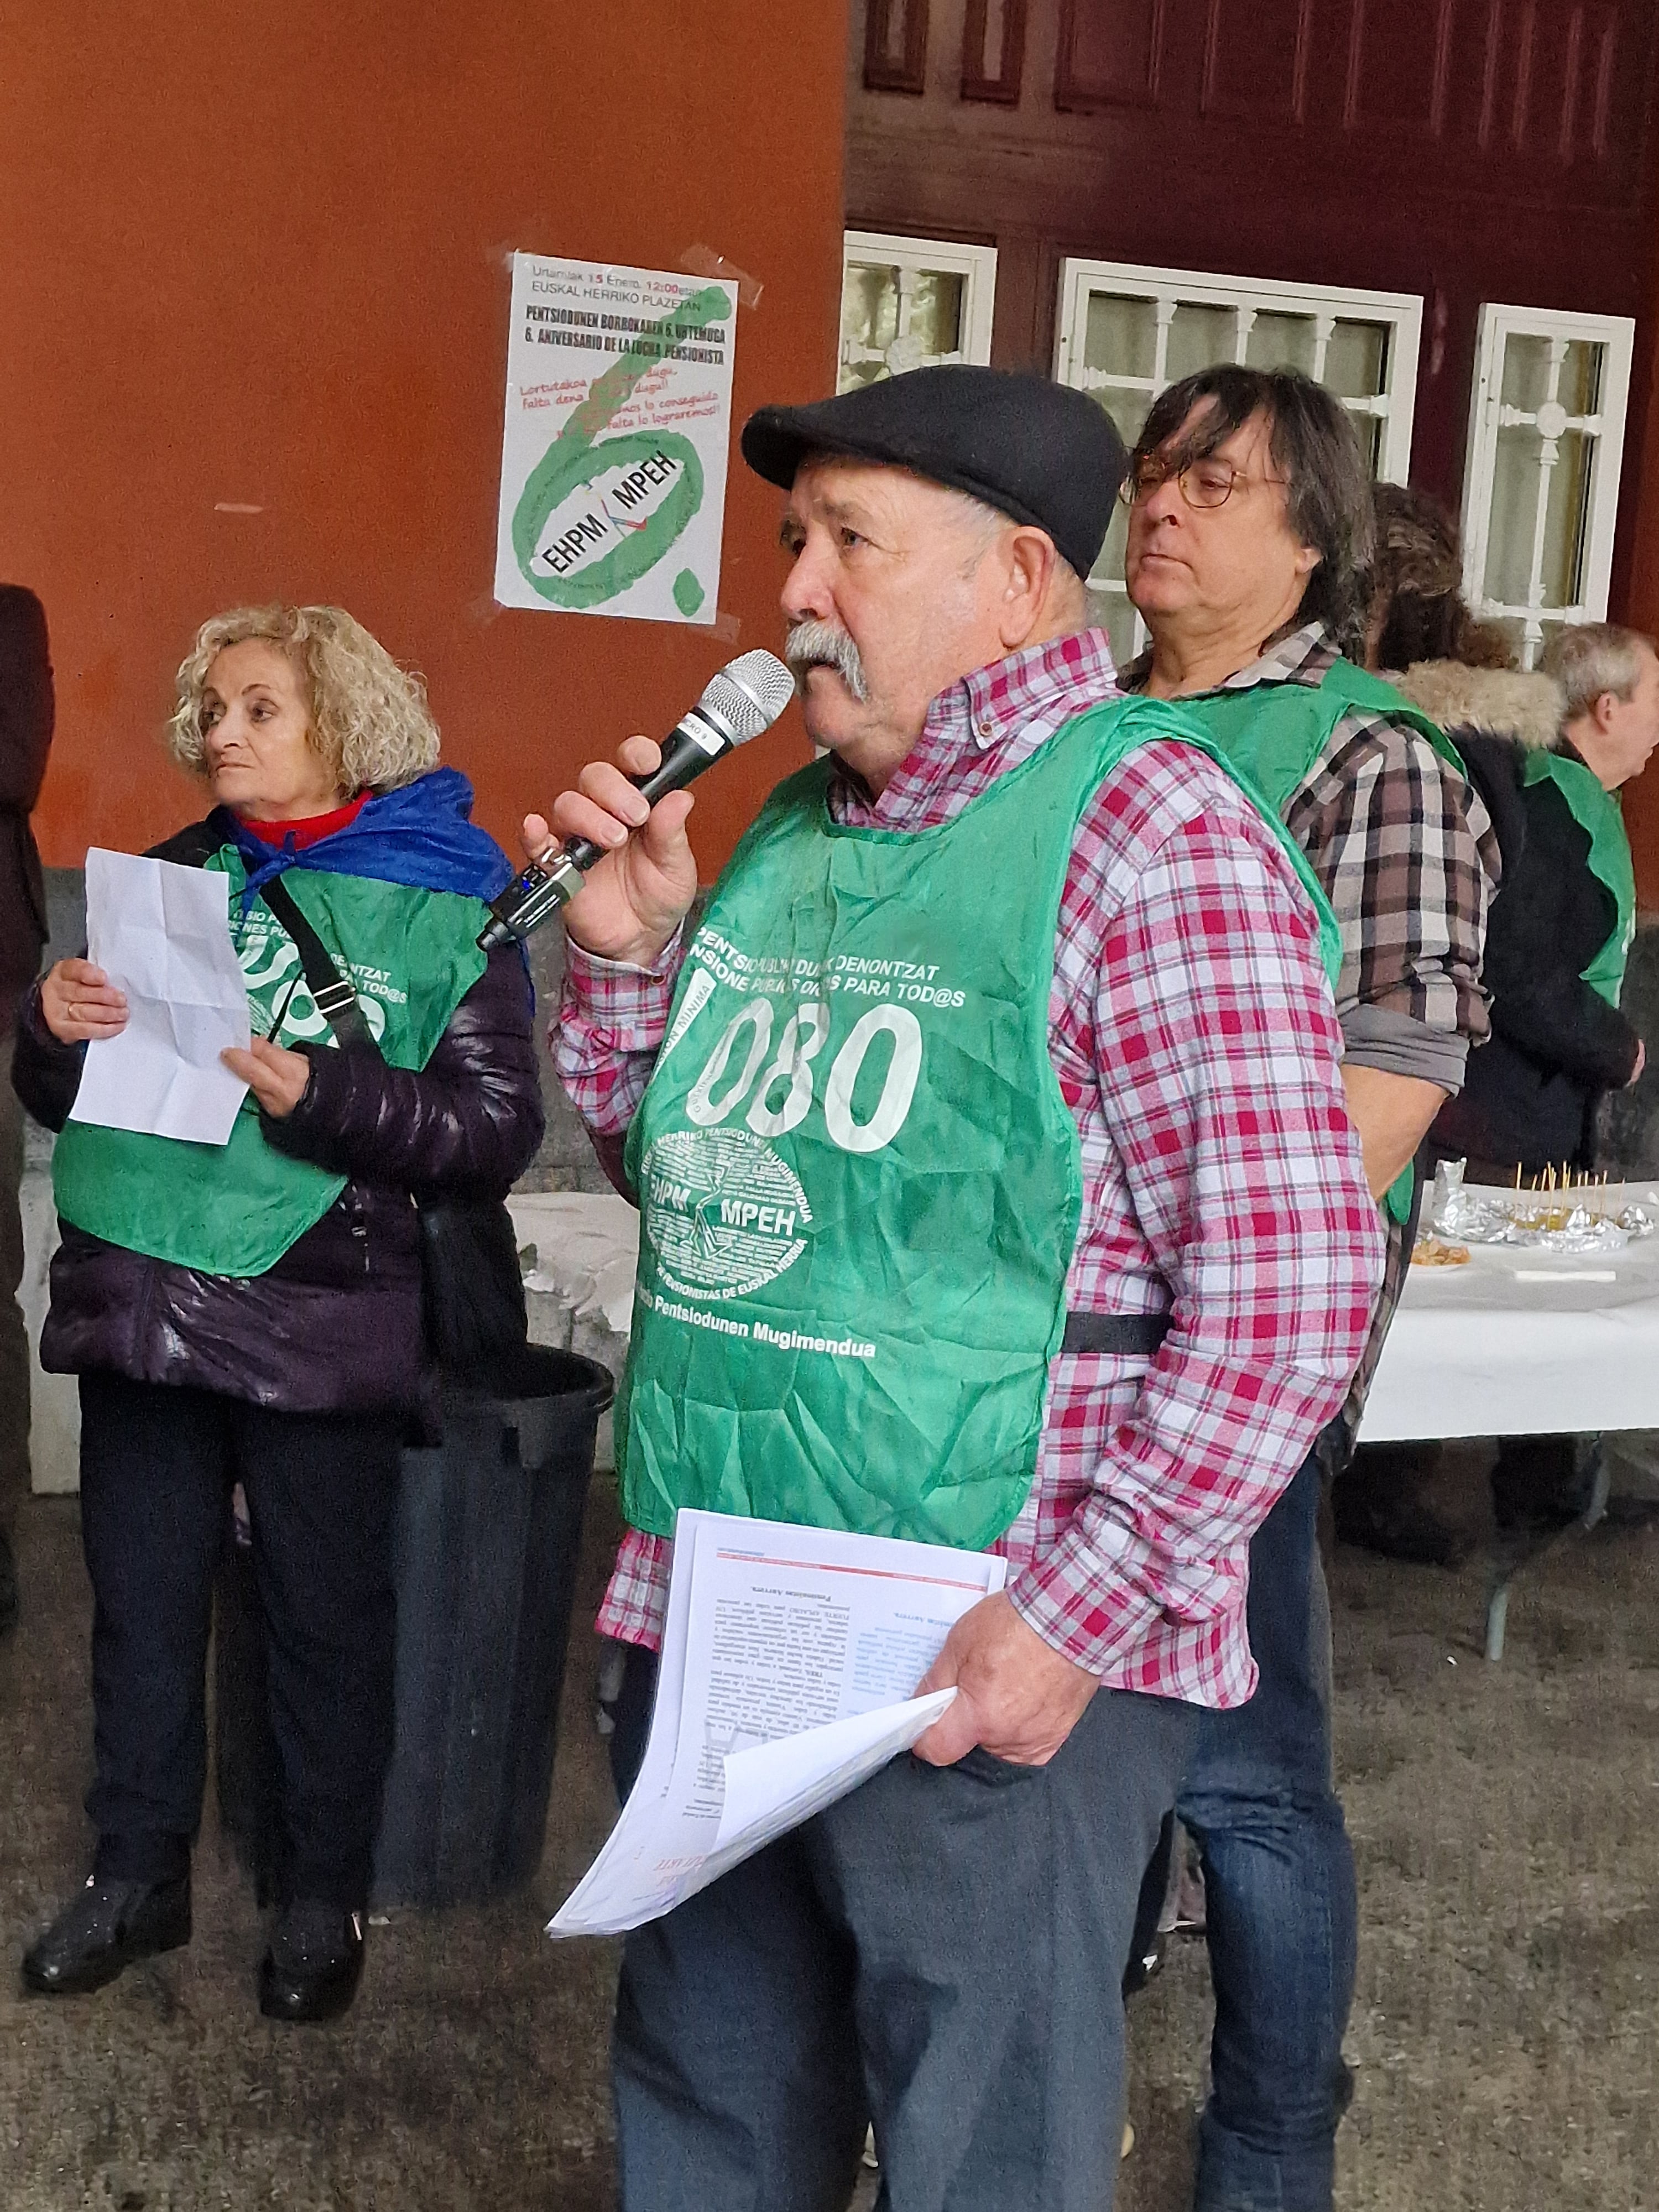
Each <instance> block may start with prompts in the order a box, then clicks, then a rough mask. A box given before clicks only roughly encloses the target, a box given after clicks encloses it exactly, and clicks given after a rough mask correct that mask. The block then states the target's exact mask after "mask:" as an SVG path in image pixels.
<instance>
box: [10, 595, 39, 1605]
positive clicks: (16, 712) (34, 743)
mask: <svg viewBox="0 0 1659 2212" xmlns="http://www.w3.org/2000/svg"><path fill="white" fill-rule="evenodd" d="M51 745H52V659H51V655H50V653H48V651H47V647H46V614H45V611H44V610H43V609H42V607H41V605H40V600H39V599H36V598H35V596H34V594H33V592H27V591H25V590H24V589H23V588H22V586H21V585H19V584H5V585H0V1636H3V1635H5V1634H6V1633H7V1632H8V1631H9V1630H10V1629H11V1628H13V1627H14V1626H15V1625H16V1620H17V1570H16V1562H15V1558H14V1556H13V1552H12V1539H13V1537H14V1535H15V1532H16V1523H17V1509H18V1507H19V1505H20V1504H21V1503H22V1500H23V1498H24V1497H25V1495H26V1494H27V1490H28V1486H29V1347H28V1338H27V1334H26V1333H25V1330H24V1328H23V1315H22V1310H21V1307H20V1306H19V1305H18V1303H17V1287H18V1285H19V1284H20V1283H21V1281H22V1279H23V1217H22V1211H21V1206H20V1205H19V1202H18V1192H19V1186H20V1184H21V1181H22V1176H23V1117H22V1115H21V1111H20V1109H19V1107H18V1103H17V1100H16V1097H15V1095H14V1093H13V1091H12V1087H11V1084H10V1082H9V1079H8V1076H7V1069H8V1067H9V1065H10V1061H11V1051H12V1036H13V1032H14V1030H15V1027H16V1020H17V1006H18V1001H19V1000H21V997H22V996H23V994H24V993H25V992H26V991H27V989H28V987H29V985H30V984H31V983H33V981H34V979H35V976H36V975H37V974H38V973H39V971H40V948H41V946H42V945H44V944H45V943H46V893H45V890H44V889H43V886H42V884H41V880H40V854H38V853H37V852H36V851H35V849H34V838H33V834H32V833H31V831H30V829H29V816H30V814H31V812H32V811H33V807H34V802H35V800H36V799H38V798H39V797H40V785H41V782H42V781H43V780H44V778H45V775H46V755H47V752H48V751H49V750H50V749H51Z"/></svg>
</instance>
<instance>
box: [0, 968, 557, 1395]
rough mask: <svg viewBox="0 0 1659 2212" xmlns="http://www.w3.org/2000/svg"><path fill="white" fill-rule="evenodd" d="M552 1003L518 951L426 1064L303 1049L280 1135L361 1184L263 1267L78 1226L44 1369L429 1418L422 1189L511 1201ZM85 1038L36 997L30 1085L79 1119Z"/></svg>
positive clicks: (297, 1153)
mask: <svg viewBox="0 0 1659 2212" xmlns="http://www.w3.org/2000/svg"><path fill="white" fill-rule="evenodd" d="M533 1012H534V998H533V994H532V990H531V987H530V981H529V978H528V976H527V975H526V973H525V965H524V960H523V957H522V956H521V954H520V951H519V950H518V948H517V946H516V945H507V946H503V947H502V948H501V950H500V951H495V952H492V953H491V954H490V956H489V966H488V968H487V969H485V971H484V973H483V975H481V976H480V977H479V979H478V981H477V982H476V983H475V984H474V985H473V986H472V988H471V990H470V991H469V992H468V993H467V994H466V995H465V998H464V999H463V1000H461V1002H460V1004H459V1006H457V1007H456V1009H455V1012H453V1014H452V1015H451V1017H450V1019H449V1026H448V1028H447V1030H445V1031H444V1034H443V1036H441V1038H440V1039H439V1041H438V1044H437V1048H436V1049H435V1051H434V1053H433V1054H432V1057H431V1059H430V1060H428V1062H427V1064H426V1066H425V1067H424V1068H422V1071H421V1073H419V1074H418V1075H415V1074H410V1073H409V1072H408V1071H407V1070H406V1069H404V1068H397V1067H388V1066H386V1064H385V1062H384V1061H383V1060H380V1057H379V1055H378V1054H375V1055H373V1056H371V1055H370V1054H367V1053H362V1052H347V1051H343V1050H340V1049H338V1048H335V1047H332V1046H329V1045H319V1046H316V1047H308V1046H303V1045H302V1046H301V1047H299V1048H298V1049H300V1050H301V1051H303V1052H305V1053H306V1054H307V1057H308V1058H309V1059H310V1061H311V1079H310V1081H309V1082H308V1083H307V1085H306V1090H305V1095H304V1097H302V1098H301V1101H300V1103H299V1104H298V1106H296V1107H295V1109H294V1111H293V1112H292V1113H291V1114H289V1115H286V1116H284V1117H283V1119H281V1120H277V1119H275V1118H273V1117H272V1116H271V1115H265V1114H262V1115H261V1116H260V1123H261V1126H262V1127H263V1128H264V1133H265V1138H266V1140H267V1141H268V1142H269V1143H270V1144H273V1145H275V1146H276V1147H277V1148H278V1150H279V1151H282V1152H288V1153H290V1154H291V1155H292V1156H293V1157H294V1158H296V1159H303V1160H311V1161H313V1162H314V1164H316V1165H317V1166H318V1167H320V1168H325V1169H327V1170H329V1172H330V1173H331V1174H333V1175H343V1176H348V1177H349V1182H347V1184H346V1188H344V1190H343V1191H342V1192H341V1194H340V1195H339V1197H338V1198H337V1200H335V1202H334V1204H333V1205H332V1206H330V1208H329V1210H328V1212H326V1213H325V1215H324V1216H323V1218H322V1219H321V1220H320V1221H319V1222H318V1223H317V1224H316V1225H315V1226H314V1227H313V1228H311V1229H308V1230H307V1231H306V1232H305V1234H304V1236H302V1237H300V1238H299V1239H298V1241H297V1242H296V1243H294V1244H291V1245H290V1246H289V1249H288V1250H287V1251H286V1252H285V1253H284V1254H283V1256H282V1258H281V1259H280V1260H279V1261H277V1262H276V1266H275V1267H270V1268H269V1269H267V1271H266V1272H265V1273H264V1274H263V1275H255V1276H252V1277H245V1278H244V1277H236V1276H231V1275H209V1274H203V1273H199V1272H197V1270H196V1269H194V1268H191V1267H175V1266H173V1265H172V1264H171V1263H170V1262H169V1261H162V1260H151V1259H148V1258H146V1257H145V1256H144V1255H143V1254H142V1253H137V1252H130V1251H127V1250H126V1249H124V1248H123V1247H122V1246H120V1245H117V1244H107V1243H105V1242H104V1241H103V1239H102V1238H101V1237H89V1236H88V1235H86V1233H85V1232H84V1231H82V1230H79V1229H75V1228H72V1227H71V1226H70V1225H69V1224H68V1223H67V1222H65V1223H64V1225H63V1237H64V1241H63V1243H62V1244H61V1245H60V1247H59V1248H58V1252H57V1253H56V1255H54V1257H53V1260H52V1310H51V1312H50V1313H49V1315H48V1316H47V1318H46V1328H45V1330H44V1331H43V1333H42V1335H41V1340H40V1362H41V1364H42V1366H44V1367H46V1368H49V1369H52V1370H53V1371H55V1372H57V1373H59V1374H64V1373H69V1374H79V1373H81V1372H82V1371H83V1370H86V1369H88V1368H96V1369H101V1370H106V1371H110V1372H113V1373H115V1374H117V1375H124V1376H127V1377H129V1378H130V1379H131V1380H132V1381H134V1382H139V1383H177V1384H180V1385H185V1386H188V1387H189V1388H191V1389H199V1390H217V1391H222V1392H223V1393H224V1394H225V1395H228V1396H229V1397H233V1398H243V1399H247V1400H251V1401H252V1403H253V1404H255V1405H256V1406H266V1407H272V1408H274V1409H276V1410H278V1411H281V1412H285V1413H342V1412H353V1413H365V1412H371V1411H374V1410H377V1409H384V1410H386V1411H396V1412H401V1413H410V1412H413V1411H415V1410H416V1408H418V1407H422V1405H423V1404H424V1403H425V1401H426V1399H427V1396H428V1392H429V1390H430V1387H431V1379H432V1378H431V1376H430V1375H429V1373H428V1362H427V1357H426V1350H425V1343H424V1338H423V1334H422V1322H421V1261H420V1248H419V1243H418V1236H419V1231H418V1228H417V1225H416V1218H415V1207H414V1203H413V1200H412V1199H411V1197H410V1193H411V1192H412V1191H419V1192H421V1193H422V1195H425V1194H428V1193H432V1194H438V1193H442V1194H444V1195H446V1196H453V1197H489V1198H500V1197H502V1196H504V1195H505V1194H506V1193H507V1190H508V1189H509V1188H510V1187H511V1186H512V1184H513V1181H514V1179H515V1178H516V1177H517V1176H520V1175H521V1174H522V1173H523V1172H524V1170H525V1169H526V1167H527V1166H528V1165H529V1164H530V1161H531V1159H532V1158H533V1156H534V1154H535V1152H536V1148H537V1146H538V1145H539V1144H540V1142H541V1139H542V1127H543V1123H542V1100H541V1087H540V1084H539V1082H538V1077H537V1072H536V1054H535V1048H534V1045H533V1043H532V1014H533ZM84 1054H85V1048H84V1047H83V1046H81V1045H65V1044H60V1043H59V1042H58V1040H57V1038H56V1037H54V1036H52V1033H51V1031H50V1030H48V1029H47V1028H46V1024H45V1023H44V1022H43V1021H42V1019H41V1018H40V989H39V987H38V986H37V987H36V988H35V991H34V992H33V995H32V996H31V997H30V998H28V999H27V1000H25V1001H24V1006H23V1018H22V1019H21V1022H20V1024H19V1025H18V1033H17V1045H16V1051H15V1058H14V1060H13V1066H12V1081H13V1083H14V1084H15V1086H16V1090H17V1092H18V1096H19V1097H21V1099H22V1102H23V1103H24V1105H25V1106H26V1107H27V1109H28V1110H29V1112H30V1113H31V1114H32V1115H33V1116H34V1118H35V1120H36V1121H40V1122H43V1123H44V1124H45V1125H46V1127H47V1128H49V1129H61V1128H62V1127H63V1126H64V1122H65V1121H66V1120H67V1119H68V1118H69V1110H70V1107H71V1106H72V1105H73V1104H74V1103H75V1094H76V1091H77V1090H78V1088H79V1087H80V1081H81V1063H82V1059H83V1057H84Z"/></svg>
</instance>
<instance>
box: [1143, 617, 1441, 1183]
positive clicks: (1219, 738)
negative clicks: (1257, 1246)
mask: <svg viewBox="0 0 1659 2212" xmlns="http://www.w3.org/2000/svg"><path fill="white" fill-rule="evenodd" d="M1177 703H1178V704H1179V705H1180V706H1181V707H1182V708H1185V709H1186V710H1187V711H1188V713H1191V714H1195V715H1196V716H1197V717H1198V720H1199V721H1200V725H1201V726H1202V727H1203V728H1204V729H1205V730H1206V731H1207V732H1208V733H1209V735H1210V736H1211V737H1212V738H1213V739H1214V740H1215V742H1216V744H1218V745H1219V746H1220V747H1221V750H1223V752H1224V753H1225V755H1226V756H1227V758H1228V759H1229V761H1231V763H1232V765H1233V766H1234V767H1235V768H1236V769H1240V770H1241V771H1242V772H1243V774H1244V775H1246V776H1248V777H1249V779H1250V781H1252V782H1253V783H1254V784H1255V787H1256V788H1257V789H1258V790H1259V791H1260V792H1261V794H1262V796H1263V797H1264V798H1265V799H1267V803H1268V805H1270V806H1271V807H1272V808H1273V811H1274V813H1275V814H1276V815H1278V816H1279V818H1280V819H1281V820H1282V819H1283V818H1284V816H1285V811H1286V810H1287V809H1288V808H1289V806H1290V803H1291V799H1293V798H1294V797H1295V796H1296V793H1297V791H1298V790H1299V789H1300V787H1302V785H1303V784H1304V782H1305V781H1307V779H1308V777H1309V775H1310V774H1311V772H1312V769H1313V766H1314V763H1315V762H1316V761H1317V760H1318V758H1319V757H1320V755H1321V754H1322V752H1323V751H1324V750H1325V748H1326V746H1327V745H1328V744H1329V743H1330V741H1331V738H1332V735H1333V733H1334V731H1335V728H1336V726H1337V724H1338V723H1339V722H1340V720H1342V717H1343V716H1344V715H1345V714H1348V713H1349V712H1351V711H1352V709H1353V708H1360V709H1361V710H1362V711H1364V712H1366V713H1370V714H1387V715H1388V716H1389V719H1390V720H1394V721H1396V722H1407V723H1409V724H1410V725H1411V726H1412V727H1413V729H1414V730H1416V731H1417V732H1418V733H1419V735H1420V736H1422V737H1425V738H1427V739H1428V741H1429V743H1430V744H1431V745H1432V746H1433V747H1434V749H1435V750H1436V752H1437V753H1438V754H1439V755H1440V757H1441V758H1442V759H1443V760H1444V761H1449V763H1451V765H1452V767H1454V768H1455V769H1456V770H1457V772H1458V774H1459V775H1462V773H1463V763H1462V761H1461V760H1460V759H1459V758H1458V756H1457V750H1456V748H1455V746H1454V745H1453V744H1452V743H1451V741H1450V739H1449V738H1448V737H1447V736H1446V734H1445V732H1444V731H1443V730H1442V729H1441V728H1440V726H1439V725H1438V724H1437V723H1435V722H1431V720H1429V718H1428V716H1427V715H1426V714H1423V713H1421V712H1420V711H1419V709H1418V708H1415V707H1413V705H1412V703H1411V702H1410V701H1409V700H1408V699H1407V698H1406V697H1405V696H1404V695H1403V694H1402V693H1401V692H1399V691H1397V690H1395V687H1394V685H1393V684H1388V683H1385V682H1384V681H1383V678H1382V677H1380V676H1373V675H1371V674H1370V671H1368V670H1366V669H1364V668H1359V667H1357V666H1356V665H1354V663H1353V662H1352V660H1334V661H1333V662H1332V664H1331V665H1330V667H1329V668H1328V669H1327V671H1325V674H1324V676H1323V677H1322V679H1321V680H1320V682H1319V683H1318V684H1316V685H1315V684H1252V685H1250V686H1249V688H1248V689H1243V690H1237V691H1225V690H1224V691H1209V692H1206V693H1205V694H1204V695H1203V696H1201V697H1198V698H1193V699H1182V700H1180V701H1179V702H1177ZM1414 1183H1415V1175H1414V1171H1413V1169H1411V1168H1410V1167H1407V1168H1403V1169H1402V1170H1401V1173H1400V1175H1399V1176H1398V1177H1397V1178H1396V1180H1395V1182H1394V1183H1393V1184H1392V1185H1391V1186H1390V1188H1389V1194H1388V1197H1387V1199H1386V1200H1385V1201H1384V1203H1385V1205H1386V1206H1387V1208H1388V1212H1389V1216H1390V1218H1392V1219H1393V1220H1395V1221H1397V1222H1399V1223H1401V1225H1403V1224H1404V1223H1406V1222H1407V1221H1408V1220H1409V1219H1410V1218H1411V1210H1412V1193H1413V1186H1414Z"/></svg>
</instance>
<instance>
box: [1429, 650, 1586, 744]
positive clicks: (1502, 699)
mask: <svg viewBox="0 0 1659 2212" xmlns="http://www.w3.org/2000/svg"><path fill="white" fill-rule="evenodd" d="M1390 680H1391V681H1392V682H1393V683H1394V684H1395V685H1396V686H1397V687H1398V688H1399V690H1401V691H1402V692H1404V694H1405V696H1407V699H1409V700H1410V701H1411V702H1412V704H1413V707H1417V708H1421V710H1422V711H1423V713H1424V714H1426V715H1427V716H1428V717H1429V719H1430V720H1431V721H1435V722H1438V723H1439V725H1440V726H1441V728H1442V729H1443V730H1457V729H1471V728H1473V729H1477V730H1489V731H1491V732H1492V733H1493V734H1494V735H1497V736H1500V737H1510V738H1516V739H1518V740H1519V742H1520V743H1521V744H1523V745H1525V746H1527V747H1528V748H1529V749H1534V750H1548V749H1549V748H1550V747H1551V746H1553V744H1555V743H1556V742H1557V740H1558V739H1559V737H1560V734H1561V718H1562V715H1563V714H1564V713H1565V708H1566V699H1565V694H1564V693H1563V691H1562V690H1561V686H1560V685H1559V684H1558V683H1557V682H1556V680H1555V678H1553V676H1538V675H1523V674H1522V673H1521V672H1520V671H1517V670H1515V669H1510V668H1465V667H1464V666H1463V665H1462V662H1461V661H1456V660H1419V662H1418V663H1417V665H1415V666H1414V667H1412V668H1408V669H1407V671H1406V672H1405V674H1404V675H1403V676H1395V677H1393V678H1391V679H1390Z"/></svg>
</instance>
